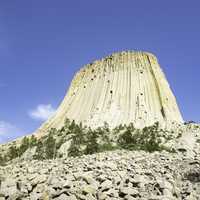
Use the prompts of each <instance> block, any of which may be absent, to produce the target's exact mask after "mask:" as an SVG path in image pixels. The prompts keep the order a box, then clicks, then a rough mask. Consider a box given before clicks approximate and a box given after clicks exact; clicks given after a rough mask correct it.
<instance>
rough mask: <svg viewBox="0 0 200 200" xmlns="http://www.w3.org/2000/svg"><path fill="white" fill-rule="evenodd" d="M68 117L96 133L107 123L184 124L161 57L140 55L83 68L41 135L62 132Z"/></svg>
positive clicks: (126, 54)
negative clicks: (61, 128) (160, 61)
mask: <svg viewBox="0 0 200 200" xmlns="http://www.w3.org/2000/svg"><path fill="white" fill-rule="evenodd" d="M66 118H69V119H71V120H75V121H76V122H77V123H80V122H82V123H83V124H84V125H87V126H90V127H91V128H96V127H99V126H102V125H103V124H104V122H107V123H108V124H109V126H110V127H111V128H112V127H115V126H117V125H120V124H129V123H131V122H132V123H133V124H134V125H135V127H137V128H143V127H145V126H149V125H152V124H154V123H155V122H157V121H159V122H160V124H163V125H166V124H170V123H173V122H177V123H181V122H183V119H182V116H181V114H180V112H179V108H178V106H177V103H176V99H175V97H174V95H173V93H172V91H171V89H170V87H169V84H168V82H167V80H166V78H165V76H164V74H163V72H162V70H161V68H160V66H159V64H158V61H157V59H156V57H155V56H154V55H152V54H150V53H146V52H134V51H126V52H121V53H114V54H112V55H111V56H108V57H106V58H104V59H101V60H98V61H95V62H93V63H91V64H88V65H86V66H84V67H83V68H82V69H80V71H79V72H78V73H77V74H76V75H75V77H74V79H73V81H72V83H71V86H70V88H69V91H68V93H67V95H66V97H65V98H64V100H63V102H62V103H61V105H60V107H59V108H58V110H57V112H56V114H55V115H54V116H53V117H52V118H51V119H49V120H48V121H47V122H46V123H44V124H43V125H42V126H41V127H40V128H39V129H38V130H37V131H36V134H38V135H41V134H43V133H45V132H47V130H48V129H49V128H52V127H55V128H60V127H62V126H63V124H64V121H65V119H66Z"/></svg>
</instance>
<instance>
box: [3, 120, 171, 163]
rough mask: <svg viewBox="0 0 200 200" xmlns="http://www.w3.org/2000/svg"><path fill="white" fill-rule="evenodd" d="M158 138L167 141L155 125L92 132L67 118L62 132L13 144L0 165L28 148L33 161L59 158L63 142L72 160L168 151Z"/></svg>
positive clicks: (121, 126)
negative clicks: (126, 152)
mask: <svg viewBox="0 0 200 200" xmlns="http://www.w3.org/2000/svg"><path fill="white" fill-rule="evenodd" d="M161 135H162V138H164V139H165V141H167V140H170V138H169V137H167V136H166V134H165V132H164V131H163V130H162V129H159V124H158V123H155V124H154V125H153V126H150V127H145V128H144V129H142V130H139V129H135V128H134V126H133V124H132V123H131V124H130V125H129V126H126V125H120V126H118V127H116V128H115V129H113V130H110V129H109V126H108V124H107V123H105V124H104V126H103V127H100V128H97V129H96V130H92V129H90V128H88V127H83V125H82V124H76V123H75V121H72V122H70V121H69V120H68V119H67V120H66V121H65V124H64V126H63V127H62V128H61V129H59V130H56V129H51V130H49V133H48V134H47V135H45V136H43V137H42V138H40V139H39V140H38V139H36V138H35V137H34V136H31V137H24V138H23V139H22V141H21V144H20V145H19V146H16V144H15V143H13V145H11V146H10V147H9V150H8V152H7V154H6V155H4V156H0V163H1V164H3V163H5V162H7V161H10V160H12V159H15V158H17V157H21V156H22V155H23V154H24V153H25V152H26V150H27V149H31V148H34V147H35V154H34V157H33V158H34V159H38V160H43V159H54V158H56V157H60V156H62V155H60V153H59V152H58V150H59V149H60V147H61V146H62V144H64V143H65V142H66V141H70V142H71V143H70V147H69V149H68V155H69V156H71V157H75V156H82V155H84V154H93V153H98V152H104V151H111V150H115V149H127V150H144V151H147V152H153V151H162V150H168V149H166V148H165V147H164V146H163V145H162V142H161ZM168 151H169V150H168Z"/></svg>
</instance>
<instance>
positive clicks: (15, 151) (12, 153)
mask: <svg viewBox="0 0 200 200" xmlns="http://www.w3.org/2000/svg"><path fill="white" fill-rule="evenodd" d="M18 156H19V151H18V148H17V147H16V146H14V145H12V146H10V147H9V149H8V157H9V160H12V159H14V158H17V157H18Z"/></svg>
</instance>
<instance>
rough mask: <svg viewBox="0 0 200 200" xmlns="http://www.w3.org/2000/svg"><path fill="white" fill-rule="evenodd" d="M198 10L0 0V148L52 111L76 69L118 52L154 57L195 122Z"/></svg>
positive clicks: (97, 1)
mask: <svg viewBox="0 0 200 200" xmlns="http://www.w3.org/2000/svg"><path fill="white" fill-rule="evenodd" d="M199 8H200V1H199V0H190V1H186V0H168V1H161V0H153V1H147V0H140V1H139V0H137V1H136V0H121V1H120V0H84V1H83V0H58V1H55V0H28V1H27V0H20V1H19V0H12V1H9V0H0V131H1V132H0V137H1V138H0V142H1V140H2V141H3V140H7V139H10V138H12V137H14V136H16V135H21V134H26V133H31V132H32V131H34V130H35V129H36V128H37V127H38V126H39V125H40V124H41V121H40V120H39V119H38V118H37V116H36V117H35V118H34V116H33V115H32V117H31V116H30V112H33V111H34V109H36V108H37V107H38V105H41V104H43V105H48V106H46V107H45V106H43V107H45V108H44V109H46V108H48V109H50V111H52V110H53V108H54V109H55V108H56V107H57V106H58V105H59V103H60V101H61V100H62V99H63V97H64V95H65V92H66V89H67V88H68V86H69V83H70V81H71V79H72V78H73V75H74V73H75V72H76V71H77V70H78V69H79V68H80V67H81V66H82V65H84V64H86V63H88V62H90V61H92V60H95V59H97V58H101V57H103V56H106V55H107V54H110V53H112V52H115V51H121V50H126V49H132V50H145V51H150V52H152V53H154V54H155V55H156V56H157V57H158V59H159V61H160V64H161V66H162V68H163V70H164V71H165V73H166V75H167V78H168V80H169V82H170V85H171V87H172V89H173V91H174V93H175V95H176V97H177V100H178V104H179V106H180V109H181V111H182V114H183V116H184V119H185V120H194V121H199V119H200V78H199V77H200V11H199ZM42 109H43V108H40V109H39V107H38V108H37V109H36V110H35V112H37V111H38V110H40V111H41V110H42ZM41 112H42V111H41ZM32 114H33V113H32ZM36 114H37V113H36ZM2 131H4V133H3V132H2ZM5 133H6V136H5Z"/></svg>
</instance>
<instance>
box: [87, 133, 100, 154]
mask: <svg viewBox="0 0 200 200" xmlns="http://www.w3.org/2000/svg"><path fill="white" fill-rule="evenodd" d="M97 139H98V134H97V132H96V131H92V130H90V131H89V132H88V133H87V140H86V145H87V146H86V149H85V151H84V153H85V154H93V153H97V152H99V144H98V142H97Z"/></svg>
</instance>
